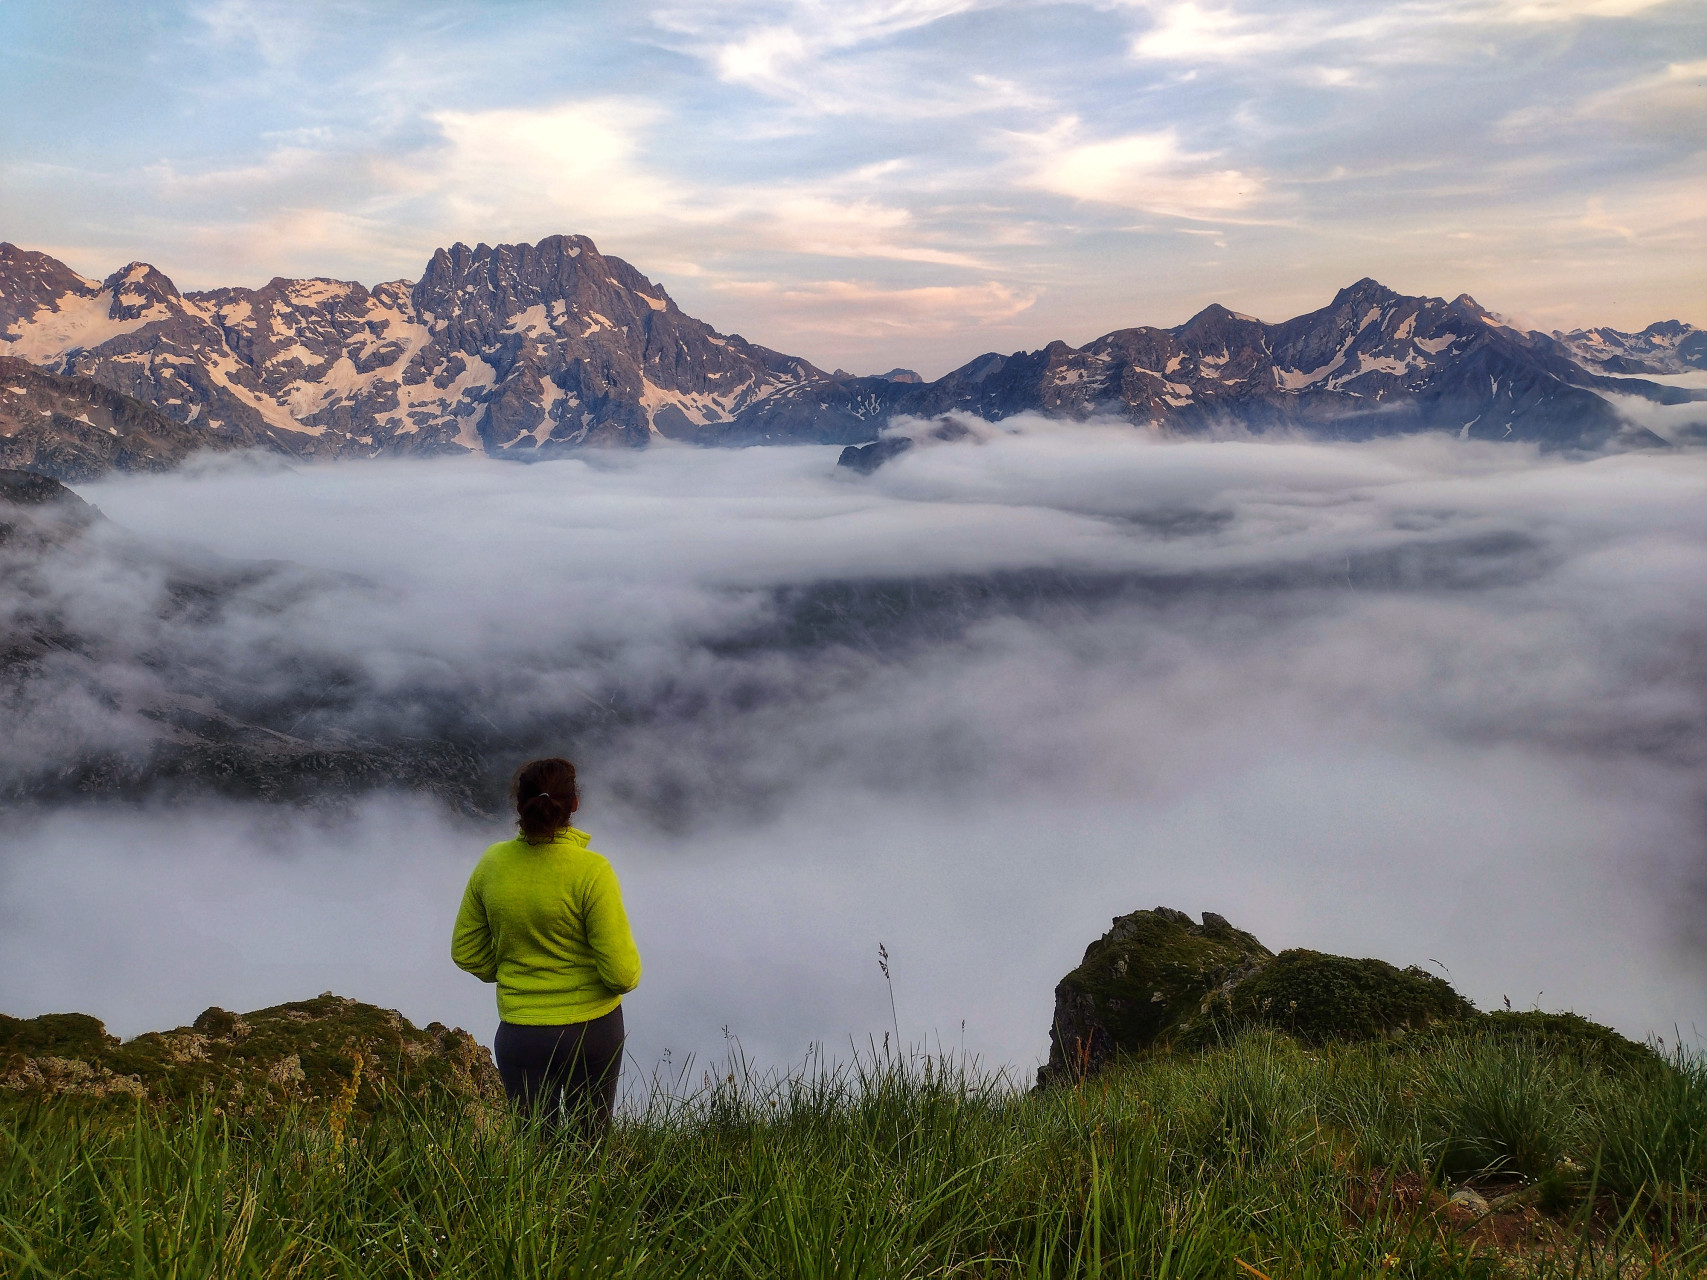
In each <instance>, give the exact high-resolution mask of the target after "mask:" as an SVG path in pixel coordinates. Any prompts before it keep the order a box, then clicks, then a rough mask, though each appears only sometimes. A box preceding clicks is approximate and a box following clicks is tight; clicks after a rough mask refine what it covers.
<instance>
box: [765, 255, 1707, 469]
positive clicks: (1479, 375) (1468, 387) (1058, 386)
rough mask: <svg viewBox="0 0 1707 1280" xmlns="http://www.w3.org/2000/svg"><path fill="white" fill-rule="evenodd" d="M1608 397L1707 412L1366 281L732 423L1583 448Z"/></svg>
mask: <svg viewBox="0 0 1707 1280" xmlns="http://www.w3.org/2000/svg"><path fill="white" fill-rule="evenodd" d="M1683 327H1687V326H1683ZM1696 332H1699V331H1696ZM1607 390H1616V391H1618V392H1620V393H1623V394H1633V395H1643V396H1647V397H1648V398H1651V399H1653V400H1656V401H1660V402H1665V403H1676V402H1679V401H1685V400H1689V399H1696V398H1700V399H1707V394H1704V393H1701V392H1692V391H1688V390H1685V389H1682V388H1678V387H1671V386H1662V385H1660V384H1657V383H1651V382H1645V381H1642V380H1639V379H1630V378H1618V379H1616V380H1615V379H1612V378H1608V377H1605V376H1603V375H1601V374H1600V373H1598V372H1595V371H1593V370H1591V369H1588V368H1585V367H1583V366H1582V365H1581V364H1579V363H1578V362H1577V361H1576V360H1575V359H1574V358H1573V356H1572V354H1571V352H1570V350H1569V349H1568V348H1566V347H1565V346H1564V345H1563V344H1562V343H1561V342H1559V341H1557V340H1555V339H1553V338H1551V337H1549V336H1547V335H1543V334H1536V333H1527V332H1524V331H1522V330H1519V329H1515V328H1513V327H1511V326H1509V325H1507V324H1505V323H1503V322H1501V321H1500V320H1499V319H1497V318H1496V317H1495V316H1493V315H1492V314H1491V313H1489V312H1487V311H1485V310H1483V309H1482V308H1481V307H1480V306H1478V305H1477V304H1476V302H1475V300H1474V299H1472V298H1470V297H1469V296H1468V295H1463V296H1460V297H1458V298H1456V299H1454V300H1453V301H1451V302H1447V301H1445V300H1443V299H1440V298H1413V297H1406V296H1404V295H1402V294H1398V293H1395V292H1394V291H1393V290H1391V289H1388V288H1386V287H1384V286H1383V285H1380V284H1378V283H1377V282H1375V281H1374V280H1367V279H1366V280H1360V281H1358V282H1357V283H1356V284H1354V285H1351V286H1350V287H1349V288H1346V289H1342V290H1340V292H1339V293H1338V294H1337V295H1336V296H1335V298H1334V300H1333V301H1332V302H1331V303H1329V304H1328V305H1327V306H1326V307H1323V308H1322V309H1321V310H1319V311H1313V312H1310V313H1309V314H1307V315H1302V316H1298V317H1297V318H1296V319H1292V320H1288V321H1285V322H1284V323H1281V324H1264V323H1263V322H1262V321H1260V320H1256V319H1253V318H1252V317H1250V316H1244V315H1240V314H1238V313H1237V312H1233V311H1229V310H1227V309H1226V308H1225V307H1221V306H1210V307H1207V308H1205V309H1204V310H1203V311H1201V312H1199V313H1198V314H1197V315H1195V316H1193V317H1192V318H1191V320H1189V321H1188V322H1186V323H1185V324H1183V325H1180V326H1178V327H1176V328H1172V329H1157V328H1150V327H1144V328H1137V329H1120V330H1117V331H1116V332H1114V333H1110V334H1106V335H1105V336H1103V337H1101V338H1098V339H1097V340H1096V341H1094V342H1091V343H1087V344H1086V345H1085V346H1083V347H1078V348H1074V347H1069V346H1068V345H1067V344H1066V343H1064V342H1055V343H1051V344H1050V345H1049V346H1047V347H1044V348H1043V349H1042V350H1039V351H1030V352H1015V353H1014V354H1013V355H1010V356H1002V355H998V354H996V353H994V352H992V353H990V354H988V355H984V356H980V357H979V358H978V359H976V360H973V361H972V362H970V363H969V364H966V365H963V366H962V367H961V368H959V369H956V370H955V371H954V372H952V373H950V374H948V375H947V376H946V377H944V378H941V379H939V380H938V381H936V382H933V383H928V384H925V385H923V386H916V387H914V386H906V385H904V384H894V383H888V382H884V381H882V380H880V379H872V378H860V379H848V380H845V381H843V382H840V383H838V384H835V385H834V386H832V387H827V388H825V387H801V388H796V389H791V390H788V391H784V392H781V393H779V394H778V395H777V396H775V397H773V398H772V399H771V400H770V401H768V402H767V403H766V404H764V405H762V406H759V407H757V408H756V409H755V411H754V412H753V413H752V414H750V415H749V416H748V418H747V419H746V420H744V421H743V423H742V424H741V425H742V426H743V427H744V428H745V429H746V430H747V431H748V432H750V433H751V435H752V436H753V438H755V439H764V440H770V439H781V438H786V437H788V436H790V435H794V434H798V433H800V432H802V431H804V430H808V429H809V427H808V425H807V424H808V422H809V421H810V420H813V419H817V420H819V421H825V420H833V419H834V418H835V417H836V416H839V417H840V418H841V419H843V421H844V423H845V422H851V421H853V420H861V421H870V420H872V419H879V420H881V419H884V418H887V417H889V416H891V415H894V414H897V413H904V414H911V415H915V416H929V415H936V414H941V413H944V412H949V411H954V410H961V411H966V412H971V413H976V414H978V415H979V416H981V417H984V418H988V419H999V418H1004V417H1008V416H1011V415H1012V414H1015V413H1020V412H1024V411H1028V410H1029V411H1034V412H1040V413H1046V414H1052V415H1059V416H1066V417H1075V418H1083V417H1088V416H1090V415H1092V414H1095V413H1113V414H1116V415H1118V416H1120V417H1124V418H1126V419H1128V420H1129V421H1131V422H1134V423H1138V424H1143V425H1146V426H1151V427H1154V428H1157V429H1162V430H1169V431H1175V432H1180V433H1185V434H1214V433H1216V432H1222V431H1227V432H1263V431H1273V430H1283V429H1293V430H1299V431H1303V432H1305V433H1308V434H1310V435H1315V436H1324V437H1332V438H1350V439H1356V438H1364V437H1369V436H1377V435H1394V434H1398V433H1402V432H1407V431H1418V430H1427V429H1434V430H1451V431H1456V432H1457V433H1458V434H1459V435H1461V436H1464V437H1466V438H1470V439H1489V440H1529V441H1541V442H1543V443H1547V444H1551V445H1558V446H1576V445H1591V446H1592V445H1595V444H1599V443H1601V442H1604V441H1605V440H1607V439H1608V438H1609V437H1611V436H1612V435H1614V434H1615V433H1616V432H1618V431H1619V430H1620V428H1621V425H1622V424H1621V421H1620V418H1619V416H1618V414H1617V412H1616V411H1615V410H1614V408H1613V407H1612V405H1611V404H1610V403H1609V402H1608V401H1607V400H1606V399H1605V398H1604V396H1603V395H1602V394H1600V393H1601V392H1603V391H1607ZM1703 416H1704V417H1707V408H1704V410H1703ZM837 425H842V424H841V423H838V424H837Z"/></svg>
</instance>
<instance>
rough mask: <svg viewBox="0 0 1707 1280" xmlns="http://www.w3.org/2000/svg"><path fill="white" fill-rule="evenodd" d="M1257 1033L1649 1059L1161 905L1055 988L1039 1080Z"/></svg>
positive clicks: (1596, 1031)
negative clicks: (1438, 1039) (1460, 1038)
mask: <svg viewBox="0 0 1707 1280" xmlns="http://www.w3.org/2000/svg"><path fill="white" fill-rule="evenodd" d="M1252 1026H1260V1027H1270V1028H1273V1029H1275V1030H1277V1031H1283V1032H1286V1033H1287V1034H1290V1035H1294V1036H1297V1037H1298V1038H1300V1039H1302V1040H1304V1041H1306V1042H1315V1043H1320V1042H1322V1041H1327V1040H1371V1039H1383V1038H1392V1037H1402V1036H1404V1035H1407V1034H1409V1033H1412V1032H1425V1031H1429V1030H1431V1029H1437V1028H1441V1029H1454V1030H1459V1031H1471V1032H1483V1033H1490V1034H1522V1035H1525V1036H1528V1037H1530V1038H1532V1039H1535V1040H1537V1041H1542V1042H1546V1043H1548V1044H1549V1045H1551V1046H1553V1047H1555V1048H1558V1049H1561V1050H1564V1051H1570V1052H1576V1053H1583V1054H1591V1055H1595V1056H1597V1057H1600V1058H1603V1059H1607V1060H1616V1061H1620V1062H1634V1061H1645V1060H1648V1059H1650V1058H1652V1057H1653V1054H1652V1052H1651V1051H1650V1050H1649V1049H1647V1048H1646V1047H1644V1046H1642V1045H1638V1044H1635V1043H1633V1042H1631V1041H1629V1040H1626V1039H1625V1038H1624V1037H1622V1036H1620V1035H1618V1034H1617V1033H1616V1032H1614V1031H1611V1030H1609V1029H1608V1028H1605V1027H1601V1026H1598V1025H1597V1024H1595V1023H1592V1022H1589V1021H1588V1020H1587V1019H1584V1018H1580V1017H1577V1016H1576V1015H1574V1014H1560V1013H1555V1014H1547V1013H1540V1012H1534V1013H1510V1012H1500V1013H1492V1014H1483V1013H1479V1012H1478V1011H1477V1010H1476V1008H1475V1006H1474V1005H1472V1004H1471V1003H1470V1002H1469V1001H1468V1000H1466V999H1465V998H1464V997H1463V996H1461V995H1459V994H1458V992H1456V991H1454V990H1453V989H1452V986H1451V984H1450V983H1448V982H1447V981H1446V980H1445V979H1444V978H1440V977H1437V976H1436V975H1434V974H1432V973H1429V972H1428V971H1426V970H1424V969H1421V968H1418V967H1417V966H1414V965H1413V966H1411V967H1409V968H1405V969H1399V968H1396V967H1395V966H1393V965H1390V964H1388V963H1387V962H1386V961H1384V960H1375V959H1361V960H1359V959H1350V958H1348V957H1345V956H1333V955H1327V954H1324V953H1322V952H1319V951H1310V950H1305V949H1302V948H1299V949H1293V950H1288V951H1282V952H1280V953H1279V954H1276V953H1274V952H1272V951H1270V950H1269V949H1268V948H1267V947H1265V946H1263V944H1262V943H1260V942H1258V941H1257V939H1256V938H1255V937H1254V936H1253V935H1251V934H1249V933H1247V932H1245V931H1244V930H1243V929H1236V928H1234V927H1233V926H1232V925H1231V924H1230V923H1228V921H1227V920H1226V919H1225V918H1224V917H1222V916H1220V915H1217V914H1216V913H1214V912H1212V911H1206V912H1204V914H1203V918H1202V923H1201V924H1200V923H1198V922H1196V921H1194V920H1192V918H1191V917H1190V916H1188V915H1187V914H1186V913H1185V912H1183V911H1177V910H1174V909H1173V908H1170V907H1156V908H1154V909H1153V910H1150V911H1134V912H1131V913H1130V914H1128V915H1124V916H1116V917H1115V918H1114V921H1113V924H1112V925H1111V927H1110V928H1109V930H1108V932H1107V933H1105V934H1103V935H1102V937H1100V938H1098V939H1097V940H1096V941H1095V942H1093V943H1091V944H1090V946H1089V947H1087V948H1086V949H1085V956H1084V959H1083V960H1082V961H1081V962H1080V964H1079V966H1078V968H1076V969H1074V970H1073V971H1072V972H1071V973H1069V974H1067V976H1066V977H1064V978H1062V979H1061V982H1060V983H1059V985H1057V986H1056V988H1055V1014H1054V1018H1053V1020H1052V1022H1051V1025H1050V1030H1049V1061H1048V1062H1047V1063H1046V1064H1045V1066H1044V1067H1043V1068H1042V1070H1041V1071H1040V1072H1039V1074H1038V1083H1039V1084H1041V1085H1053V1084H1062V1083H1071V1082H1073V1081H1075V1080H1082V1079H1084V1078H1085V1077H1087V1076H1090V1075H1094V1074H1095V1073H1096V1072H1098V1071H1100V1070H1102V1069H1103V1068H1104V1067H1106V1066H1108V1065H1109V1064H1110V1063H1112V1062H1114V1061H1115V1060H1116V1059H1117V1058H1119V1057H1121V1056H1122V1055H1126V1054H1134V1053H1143V1052H1145V1051H1150V1050H1157V1049H1166V1048H1196V1047H1201V1046H1203V1045H1206V1044H1209V1043H1212V1042H1214V1041H1216V1040H1217V1039H1219V1038H1220V1037H1221V1036H1222V1035H1224V1034H1225V1033H1226V1032H1228V1031H1230V1030H1237V1029H1242V1028H1247V1027H1252Z"/></svg>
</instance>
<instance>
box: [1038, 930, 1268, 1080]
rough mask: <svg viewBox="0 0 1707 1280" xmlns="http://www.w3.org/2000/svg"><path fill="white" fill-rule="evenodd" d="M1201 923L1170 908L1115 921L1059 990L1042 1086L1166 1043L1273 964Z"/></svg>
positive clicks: (1238, 939)
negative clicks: (1214, 1001)
mask: <svg viewBox="0 0 1707 1280" xmlns="http://www.w3.org/2000/svg"><path fill="white" fill-rule="evenodd" d="M1203 919H1204V923H1202V924H1198V923H1196V922H1194V921H1193V920H1192V918H1191V917H1190V916H1188V915H1186V914H1185V912H1183V911H1176V910H1173V909H1172V908H1170V907H1157V908H1155V909H1154V910H1152V911H1134V912H1132V913H1131V914H1130V915H1125V916H1116V917H1115V919H1114V922H1113V925H1112V927H1111V928H1110V929H1109V931H1108V932H1107V933H1105V934H1103V936H1102V937H1101V938H1098V939H1097V940H1096V941H1095V942H1093V943H1091V945H1090V946H1089V947H1088V948H1086V950H1085V958H1084V960H1083V961H1082V962H1081V963H1080V965H1079V967H1078V968H1077V969H1074V970H1073V971H1072V972H1071V973H1069V974H1068V975H1067V976H1066V977H1065V978H1063V979H1062V980H1061V982H1060V984H1059V985H1058V986H1057V987H1056V988H1055V1021H1054V1025H1053V1026H1052V1027H1051V1028H1050V1034H1049V1063H1048V1065H1047V1066H1045V1067H1044V1068H1043V1070H1042V1072H1041V1073H1040V1075H1039V1082H1040V1083H1051V1082H1054V1081H1060V1080H1069V1079H1073V1078H1077V1077H1080V1076H1083V1075H1087V1074H1089V1073H1091V1072H1095V1071H1098V1070H1100V1069H1101V1068H1102V1067H1103V1066H1104V1065H1106V1064H1107V1062H1108V1061H1109V1059H1111V1058H1112V1057H1113V1056H1114V1055H1115V1054H1116V1053H1122V1052H1126V1053H1130V1052H1134V1051H1137V1050H1141V1049H1147V1048H1151V1047H1153V1046H1156V1045H1159V1044H1164V1043H1166V1042H1167V1041H1168V1040H1169V1039H1170V1038H1171V1035H1172V1033H1173V1032H1174V1031H1175V1030H1176V1029H1177V1028H1179V1027H1181V1026H1182V1025H1184V1024H1187V1023H1189V1022H1191V1021H1192V1020H1193V1019H1196V1018H1197V1017H1199V1015H1201V1014H1202V1013H1203V1012H1204V1011H1205V1007H1206V1003H1207V1002H1209V1001H1210V1000H1211V997H1212V996H1214V995H1215V994H1216V993H1224V992H1225V991H1227V990H1230V989H1231V988H1232V987H1234V986H1235V985H1236V984H1237V983H1238V982H1239V981H1240V980H1241V979H1244V978H1246V977H1248V976H1249V975H1250V974H1252V973H1255V972H1256V971H1258V970H1259V969H1260V968H1261V967H1262V966H1263V965H1264V964H1266V963H1267V962H1268V961H1269V960H1271V959H1272V958H1273V953H1272V952H1271V951H1269V949H1268V948H1267V947H1265V946H1263V945H1262V943H1260V942H1258V941H1257V940H1256V939H1255V938H1254V937H1252V936H1251V935H1250V934H1248V933H1246V932H1245V931H1244V930H1243V929H1235V928H1233V927H1232V925H1230V924H1228V923H1227V921H1226V920H1224V919H1222V918H1221V917H1220V916H1218V915H1215V914H1214V913H1213V912H1210V913H1206V914H1205V915H1204V917H1203Z"/></svg>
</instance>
